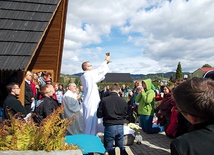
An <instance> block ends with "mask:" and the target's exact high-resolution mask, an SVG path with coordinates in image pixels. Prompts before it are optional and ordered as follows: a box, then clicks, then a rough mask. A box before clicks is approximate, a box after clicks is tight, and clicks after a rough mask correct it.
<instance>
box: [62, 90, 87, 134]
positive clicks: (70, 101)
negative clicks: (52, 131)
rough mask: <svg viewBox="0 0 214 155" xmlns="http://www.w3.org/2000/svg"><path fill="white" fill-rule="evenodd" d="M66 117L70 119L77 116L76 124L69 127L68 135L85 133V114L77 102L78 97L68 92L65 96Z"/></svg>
mask: <svg viewBox="0 0 214 155" xmlns="http://www.w3.org/2000/svg"><path fill="white" fill-rule="evenodd" d="M63 105H64V116H65V118H68V119H70V118H71V117H72V116H74V115H76V117H75V119H74V122H72V123H71V124H70V125H69V127H68V134H72V135H73V134H80V133H83V114H82V112H81V105H80V104H79V101H78V100H77V95H75V93H73V92H72V91H70V90H68V91H67V92H66V93H65V94H64V96H63Z"/></svg>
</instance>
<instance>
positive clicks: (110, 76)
mask: <svg viewBox="0 0 214 155" xmlns="http://www.w3.org/2000/svg"><path fill="white" fill-rule="evenodd" d="M103 82H112V83H114V82H124V83H125V82H133V79H132V77H131V74H130V73H107V74H106V76H105V79H104V80H103Z"/></svg>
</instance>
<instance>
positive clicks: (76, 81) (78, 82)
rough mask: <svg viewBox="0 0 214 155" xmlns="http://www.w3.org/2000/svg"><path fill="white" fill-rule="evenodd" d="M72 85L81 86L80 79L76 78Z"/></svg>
mask: <svg viewBox="0 0 214 155" xmlns="http://www.w3.org/2000/svg"><path fill="white" fill-rule="evenodd" d="M74 83H75V84H76V85H77V87H79V86H81V81H80V78H76V79H75V80H74Z"/></svg>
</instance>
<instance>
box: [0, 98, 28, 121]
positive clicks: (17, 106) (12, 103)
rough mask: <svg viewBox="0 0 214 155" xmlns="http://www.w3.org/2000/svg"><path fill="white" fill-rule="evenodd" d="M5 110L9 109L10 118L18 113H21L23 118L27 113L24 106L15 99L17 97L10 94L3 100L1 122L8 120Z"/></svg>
mask: <svg viewBox="0 0 214 155" xmlns="http://www.w3.org/2000/svg"><path fill="white" fill-rule="evenodd" d="M7 109H9V112H10V113H11V114H12V116H13V115H15V114H16V113H18V112H20V113H22V114H23V115H24V116H26V115H27V112H26V110H25V108H24V106H23V105H22V103H21V102H20V101H19V100H18V99H17V97H16V96H15V95H12V94H9V95H8V96H7V97H6V99H5V100H4V103H3V120H4V119H9V118H10V117H9V114H8V110H7Z"/></svg>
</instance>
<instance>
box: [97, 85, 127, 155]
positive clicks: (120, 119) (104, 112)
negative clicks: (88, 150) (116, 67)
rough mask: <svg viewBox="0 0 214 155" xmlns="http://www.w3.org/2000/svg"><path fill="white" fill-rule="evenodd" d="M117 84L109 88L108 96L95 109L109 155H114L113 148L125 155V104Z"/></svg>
mask: <svg viewBox="0 0 214 155" xmlns="http://www.w3.org/2000/svg"><path fill="white" fill-rule="evenodd" d="M119 92H120V86H119V84H117V83H116V84H113V85H112V86H111V88H110V95H109V96H107V97H104V98H102V100H101V101H100V103H99V107H98V109H97V117H98V118H103V125H104V126H105V129H104V146H105V148H106V150H107V151H108V153H109V155H114V152H115V149H114V141H115V146H116V147H119V148H120V151H121V152H123V153H122V154H125V148H124V146H123V138H124V128H123V124H124V122H125V116H126V112H127V107H128V106H127V103H126V100H125V99H124V98H123V97H120V96H119Z"/></svg>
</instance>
